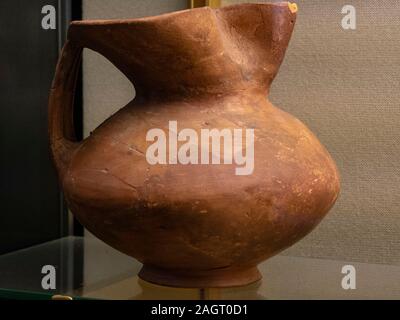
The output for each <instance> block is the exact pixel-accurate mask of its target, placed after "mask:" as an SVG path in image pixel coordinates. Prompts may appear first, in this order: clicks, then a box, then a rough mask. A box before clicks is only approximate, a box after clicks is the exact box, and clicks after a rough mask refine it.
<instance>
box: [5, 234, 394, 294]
mask: <svg viewBox="0 0 400 320" xmlns="http://www.w3.org/2000/svg"><path fill="white" fill-rule="evenodd" d="M349 264H350V265H353V266H354V267H355V269H356V290H344V289H343V288H342V285H341V283H342V279H343V277H344V276H345V275H344V274H342V273H341V271H342V267H343V266H344V265H349ZM45 265H51V266H54V267H55V268H56V271H57V278H56V284H57V287H56V289H55V290H50V291H47V290H43V289H42V279H43V277H44V276H45V274H42V267H43V266H45ZM140 268H141V264H140V263H139V262H138V261H136V260H135V259H133V258H130V257H128V256H126V255H124V254H122V253H120V252H118V251H116V250H114V249H112V248H110V247H109V246H107V245H105V244H104V243H103V242H101V241H99V240H96V239H93V238H89V239H85V238H79V237H67V238H64V239H61V240H57V241H52V242H49V243H46V244H43V245H40V246H36V247H33V248H29V249H25V250H20V251H17V252H14V253H11V254H6V255H3V256H0V297H1V298H11V299H13V298H27V299H34V298H35V299H50V298H51V297H52V296H53V295H56V294H58V295H65V296H71V297H74V298H88V299H92V298H93V299H136V300H147V299H160V300H163V299H191V300H197V299H203V300H204V299H210V300H212V299H246V300H248V299H400V266H390V265H377V264H366V263H355V262H344V261H333V260H323V259H312V258H301V257H291V256H283V255H280V256H276V257H273V258H271V259H269V260H268V261H266V262H264V263H263V264H261V265H260V271H261V273H262V274H263V280H262V281H259V282H258V283H254V284H252V285H249V286H246V287H238V288H226V289H210V288H204V289H178V288H168V287H163V286H158V285H155V284H151V283H147V282H145V281H143V280H141V279H139V278H138V276H137V274H138V272H139V270H140Z"/></svg>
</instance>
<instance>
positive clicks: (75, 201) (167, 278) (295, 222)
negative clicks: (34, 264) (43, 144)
mask: <svg viewBox="0 0 400 320" xmlns="http://www.w3.org/2000/svg"><path fill="white" fill-rule="evenodd" d="M295 19H296V8H295V6H290V5H289V4H288V3H279V4H243V5H237V6H231V7H225V8H222V9H218V10H213V9H210V8H200V9H194V10H187V11H181V12H176V13H172V14H166V15H162V16H159V17H152V18H144V19H136V20H118V21H116V20H112V21H82V22H75V23H73V24H72V25H71V27H70V30H69V36H68V41H67V44H66V46H65V48H64V50H63V53H62V57H61V59H60V62H59V65H58V68H57V74H56V77H55V80H54V84H53V88H52V92H51V97H50V109H49V112H50V115H49V116H50V123H49V124H50V138H51V150H52V154H53V157H54V160H55V164H56V167H57V170H58V173H59V179H60V181H61V183H62V186H63V189H64V191H65V195H66V199H67V201H68V204H69V206H70V209H71V210H72V212H73V213H74V214H75V216H76V217H77V218H78V219H79V221H80V222H81V223H82V224H83V225H84V226H85V227H86V228H87V229H89V230H90V231H91V232H92V233H94V234H95V235H96V236H97V237H99V238H100V239H102V240H103V241H105V242H106V243H108V244H109V245H111V246H113V247H114V248H116V249H118V250H120V251H122V252H124V253H126V254H128V255H130V256H133V257H135V258H137V259H138V260H140V261H141V262H143V264H144V268H143V270H142V272H141V274H140V276H141V277H142V278H143V279H145V280H148V281H151V282H155V283H159V284H166V285H171V286H180V287H224V286H238V285H244V284H248V283H251V282H254V281H257V280H258V279H259V278H260V274H259V272H258V271H257V268H256V266H257V264H258V263H260V262H261V261H263V260H265V259H267V258H268V257H271V256H272V255H274V254H276V253H278V252H280V251H282V250H283V249H285V248H287V247H289V246H290V245H292V244H293V243H295V242H296V241H298V240H300V239H301V238H302V237H304V236H305V235H306V234H307V233H309V232H310V231H311V230H312V229H313V228H314V227H315V226H316V225H317V224H318V223H319V222H320V221H321V219H322V218H323V217H324V216H325V214H326V213H327V212H328V211H329V209H330V208H331V207H332V205H333V204H334V202H335V200H336V198H337V196H338V193H339V178H338V172H337V169H336V167H335V164H334V162H333V161H332V159H331V157H330V156H329V154H328V152H327V151H326V150H325V148H324V147H323V146H322V145H321V144H320V143H319V141H318V140H317V138H316V137H315V136H314V135H313V134H312V133H311V132H310V131H309V130H308V129H307V128H306V127H305V125H304V124H302V123H301V122H300V121H299V120H297V119H295V118H294V117H293V116H291V115H289V114H287V113H285V112H283V111H281V110H279V109H277V108H276V107H274V106H273V105H272V104H271V103H270V102H269V101H268V99H267V98H266V96H267V94H268V92H269V88H270V85H271V82H272V81H273V79H274V77H275V76H276V74H277V72H278V69H279V66H280V64H281V62H282V60H283V57H284V54H285V50H286V48H287V46H288V43H289V40H290V37H291V33H292V30H293V27H294V23H295ZM83 47H86V48H90V49H92V50H95V51H97V52H99V53H101V54H102V55H104V56H105V57H106V58H108V59H109V60H110V61H111V62H112V63H113V64H114V65H115V66H117V67H118V68H119V69H120V70H121V71H122V72H123V73H124V74H125V75H126V76H127V77H128V78H129V79H130V80H131V81H132V83H133V84H134V85H135V88H136V90H137V97H136V98H135V100H134V101H132V102H130V103H129V104H128V105H127V106H125V107H124V108H122V109H121V110H120V111H119V112H117V113H116V114H115V115H114V116H112V117H111V118H110V119H108V120H107V121H106V122H104V123H103V124H102V125H101V126H100V127H99V128H97V129H96V130H95V131H94V132H93V134H92V135H91V136H90V137H89V138H87V139H86V140H84V141H83V142H80V143H77V142H74V139H73V130H72V127H73V124H72V115H71V108H72V101H73V91H74V87H75V80H76V74H77V70H78V66H79V62H80V55H81V51H82V48H83ZM288 85H293V84H288ZM299 107H301V106H299ZM172 120H175V121H177V122H178V126H179V127H180V129H183V128H192V129H194V130H196V132H200V130H201V129H204V128H209V129H213V128H216V129H219V130H222V129H225V128H228V129H239V128H243V129H244V128H254V130H255V146H254V150H255V163H254V172H253V173H252V174H251V175H245V176H237V175H235V168H236V166H235V165H229V164H228V165H194V164H189V165H183V164H175V165H150V164H149V163H148V162H147V161H146V156H145V154H146V149H147V148H148V147H149V145H150V144H151V143H150V142H147V141H146V134H147V132H148V131H149V130H150V129H153V128H163V129H164V130H165V131H168V122H169V121H172Z"/></svg>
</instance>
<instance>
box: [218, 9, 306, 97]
mask: <svg viewBox="0 0 400 320" xmlns="http://www.w3.org/2000/svg"><path fill="white" fill-rule="evenodd" d="M297 11H298V7H297V5H296V4H295V3H290V2H279V3H248V4H241V5H236V6H229V7H224V8H221V9H219V10H218V12H217V16H218V18H219V21H220V25H221V26H222V28H224V29H225V32H224V34H225V37H224V38H225V43H226V45H227V47H228V48H229V50H228V52H230V56H231V57H232V60H234V61H235V62H236V63H237V64H238V65H240V67H241V69H242V74H243V77H244V80H245V81H246V80H248V81H250V82H256V83H257V84H258V85H261V86H262V88H263V90H266V91H268V90H269V87H270V85H271V83H272V81H273V79H274V78H275V76H276V74H277V73H278V70H279V67H280V65H281V63H282V61H283V59H284V55H285V52H286V49H287V47H288V44H289V41H290V38H291V35H292V32H293V29H294V25H295V22H296V17H297Z"/></svg>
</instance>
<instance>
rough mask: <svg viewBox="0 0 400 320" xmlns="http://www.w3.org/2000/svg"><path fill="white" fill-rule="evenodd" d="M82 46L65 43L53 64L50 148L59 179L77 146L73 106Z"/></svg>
mask: <svg viewBox="0 0 400 320" xmlns="http://www.w3.org/2000/svg"><path fill="white" fill-rule="evenodd" d="M82 50H83V47H82V46H81V45H79V44H77V43H75V42H72V41H71V40H67V41H66V43H65V45H64V48H63V50H62V52H61V56H60V59H59V61H58V64H57V69H56V74H55V78H54V81H53V84H52V88H51V93H50V98H49V112H48V116H49V119H48V121H49V123H48V124H49V137H50V149H51V153H52V156H53V159H54V162H55V165H56V168H57V171H58V175H59V177H60V179H62V177H63V176H64V174H65V171H66V169H67V167H68V164H69V162H70V160H71V157H72V155H73V153H74V151H75V150H76V149H77V147H78V146H79V145H80V144H79V143H78V142H76V139H75V132H74V131H75V130H74V120H73V106H74V95H75V87H76V81H77V76H78V71H79V67H80V62H81V57H82Z"/></svg>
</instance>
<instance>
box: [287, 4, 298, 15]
mask: <svg viewBox="0 0 400 320" xmlns="http://www.w3.org/2000/svg"><path fill="white" fill-rule="evenodd" d="M288 6H289V9H290V11H291V12H292V13H296V12H297V11H298V10H299V7H298V6H297V3H291V2H288Z"/></svg>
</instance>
